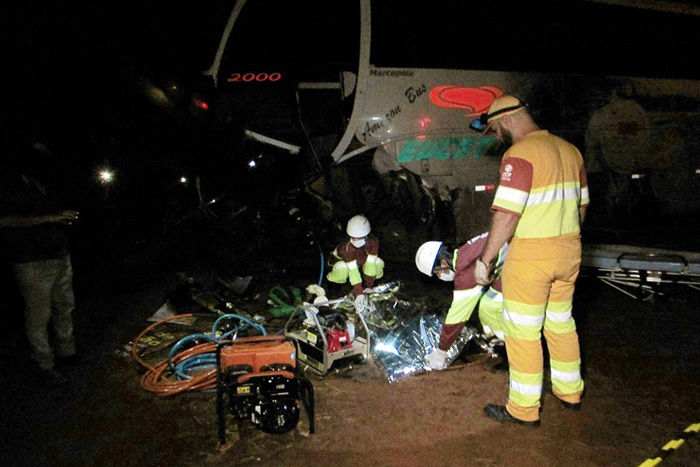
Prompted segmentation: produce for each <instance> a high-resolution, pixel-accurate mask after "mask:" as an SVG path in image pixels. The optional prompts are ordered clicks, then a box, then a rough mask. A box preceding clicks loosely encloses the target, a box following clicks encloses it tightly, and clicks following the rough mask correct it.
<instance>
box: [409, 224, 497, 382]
mask: <svg viewBox="0 0 700 467" xmlns="http://www.w3.org/2000/svg"><path fill="white" fill-rule="evenodd" d="M487 237H488V234H481V235H478V236H476V237H474V238H472V239H471V240H469V241H468V242H467V243H465V244H464V245H462V246H460V247H459V248H456V249H455V248H451V247H449V246H447V245H445V244H444V243H443V242H438V241H430V242H425V243H424V244H423V245H421V246H420V248H418V251H417V252H416V267H418V270H419V271H420V272H422V273H423V274H425V275H427V276H432V275H433V274H434V275H435V276H437V278H438V279H440V280H443V281H446V282H451V281H452V282H454V295H453V299H452V305H451V306H450V309H449V311H448V312H447V316H446V317H445V323H444V324H443V326H442V331H441V333H440V342H439V343H438V346H437V348H435V349H434V350H433V351H431V352H430V353H429V354H428V355H426V359H427V361H428V366H429V367H430V368H431V369H432V370H444V369H445V368H447V365H446V361H445V359H446V357H447V351H448V350H449V349H450V347H451V346H452V344H453V343H454V342H455V341H456V340H457V338H458V337H459V335H460V333H461V332H462V329H463V328H464V325H465V324H466V322H467V321H469V318H470V317H471V315H472V313H473V312H474V308H476V306H477V304H478V305H479V321H480V322H481V326H482V328H483V330H484V335H485V337H495V338H496V339H498V340H500V341H502V340H503V338H504V336H503V318H502V305H503V295H502V294H501V280H500V278H499V279H496V280H495V281H494V282H493V283H492V284H491V286H490V287H484V286H482V285H479V284H477V283H476V279H475V277H474V270H475V268H476V258H477V257H478V256H479V254H481V250H482V249H483V248H484V244H485V243H486V238H487ZM507 250H508V244H505V245H504V246H503V247H502V248H501V251H500V252H499V256H498V261H497V265H496V268H495V271H494V273H495V274H496V275H500V271H501V266H502V265H503V262H504V260H505V256H506V252H507Z"/></svg>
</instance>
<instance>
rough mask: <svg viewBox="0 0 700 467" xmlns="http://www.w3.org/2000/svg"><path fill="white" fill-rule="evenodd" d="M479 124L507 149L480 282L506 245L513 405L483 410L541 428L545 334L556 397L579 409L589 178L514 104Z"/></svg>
mask: <svg viewBox="0 0 700 467" xmlns="http://www.w3.org/2000/svg"><path fill="white" fill-rule="evenodd" d="M482 121H483V122H485V123H486V124H487V125H488V126H487V128H486V132H487V133H489V134H494V135H495V136H496V137H497V138H498V139H499V140H501V141H502V142H504V143H506V144H508V145H509V146H510V147H509V149H508V150H507V151H506V153H505V154H504V156H503V161H502V163H501V168H500V172H501V179H500V183H499V186H498V189H497V191H496V195H495V199H494V201H493V205H492V208H491V209H492V219H491V228H490V230H489V237H488V240H487V241H486V245H485V246H484V250H483V252H482V253H481V257H480V258H479V259H477V262H476V270H475V276H476V280H477V282H478V283H480V284H488V283H490V281H491V280H492V279H493V278H492V271H493V268H494V266H495V264H496V261H497V258H498V252H499V250H500V248H501V246H502V245H503V244H504V243H505V242H506V241H509V246H508V257H507V258H506V261H505V264H504V266H503V273H502V279H503V297H504V302H503V324H504V330H505V338H506V351H507V353H508V363H509V367H510V387H509V392H508V403H507V405H505V406H503V405H496V404H488V405H486V406H485V407H484V413H485V414H486V415H487V416H488V417H489V418H491V419H493V420H496V421H498V422H501V423H518V424H520V425H527V426H539V424H540V420H539V407H540V398H541V393H542V381H543V373H544V371H543V366H544V361H543V353H542V342H541V335H542V329H544V337H545V339H546V340H547V347H548V349H549V355H550V368H551V381H552V392H553V393H554V395H555V396H556V397H557V398H559V399H560V400H561V402H562V403H563V405H564V407H566V408H568V409H572V410H580V408H581V395H582V394H583V389H584V384H583V380H582V379H581V356H580V348H579V339H578V334H577V333H576V324H575V322H574V318H573V316H572V300H573V296H574V286H575V282H576V278H577V277H578V274H579V267H580V264H581V233H580V232H581V223H582V222H583V219H584V217H585V213H586V208H587V206H588V203H589V198H588V184H587V181H586V171H585V168H584V163H583V158H582V156H581V153H580V152H579V151H578V149H576V147H575V146H573V145H572V144H570V143H568V142H567V141H565V140H564V139H562V138H559V137H557V136H555V135H552V134H550V133H549V132H548V131H546V130H542V129H540V128H539V127H538V126H537V124H536V123H535V121H534V120H533V119H532V116H531V115H530V113H529V111H528V109H527V107H526V105H525V104H524V103H523V102H522V101H521V100H520V99H518V98H516V97H513V96H507V95H506V96H502V97H500V98H498V99H496V100H495V101H494V102H493V104H492V105H491V107H490V108H489V110H488V113H487V114H485V115H482Z"/></svg>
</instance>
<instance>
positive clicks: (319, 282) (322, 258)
mask: <svg viewBox="0 0 700 467" xmlns="http://www.w3.org/2000/svg"><path fill="white" fill-rule="evenodd" d="M318 252H319V253H320V254H321V274H319V275H318V286H319V287H321V284H323V273H324V268H325V264H324V261H325V259H324V257H323V249H321V245H318Z"/></svg>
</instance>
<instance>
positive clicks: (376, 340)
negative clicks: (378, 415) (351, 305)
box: [358, 288, 477, 383]
mask: <svg viewBox="0 0 700 467" xmlns="http://www.w3.org/2000/svg"><path fill="white" fill-rule="evenodd" d="M396 290H397V288H395V289H393V290H391V291H387V292H384V293H381V294H370V295H369V298H370V306H369V307H368V308H366V309H365V310H358V311H360V313H362V316H363V318H364V319H365V322H366V323H367V326H368V328H369V331H370V353H371V355H372V358H374V360H375V362H376V363H377V365H378V366H379V367H380V368H381V369H382V371H383V372H384V374H385V375H386V377H387V379H388V380H389V382H390V383H393V382H395V381H397V380H399V379H401V378H403V377H404V376H407V375H411V374H414V373H417V372H422V371H430V368H429V367H428V363H427V361H426V359H425V356H426V355H427V354H428V353H430V352H431V351H432V350H433V349H435V348H436V347H437V345H438V342H439V341H440V332H441V330H442V319H441V318H440V317H439V316H438V315H437V314H434V313H428V312H427V311H426V310H425V309H424V307H422V306H420V305H417V304H412V303H410V302H407V301H404V300H399V299H397V298H396V297H395V295H394V292H396ZM475 336H477V330H476V329H475V328H473V327H471V326H469V325H466V326H465V327H464V329H463V330H462V333H461V334H460V337H459V338H458V339H457V341H456V342H455V343H454V344H453V345H452V347H450V349H449V350H448V352H447V359H446V362H447V364H448V365H450V364H451V363H452V362H453V361H454V360H455V358H457V356H459V354H460V353H461V352H462V350H463V349H464V347H465V345H466V344H467V342H469V341H470V340H471V339H473V338H474V337H475Z"/></svg>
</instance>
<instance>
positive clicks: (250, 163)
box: [248, 161, 258, 169]
mask: <svg viewBox="0 0 700 467" xmlns="http://www.w3.org/2000/svg"><path fill="white" fill-rule="evenodd" d="M257 166H258V163H257V162H255V161H250V162H248V167H250V168H251V169H252V168H255V167H257Z"/></svg>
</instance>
